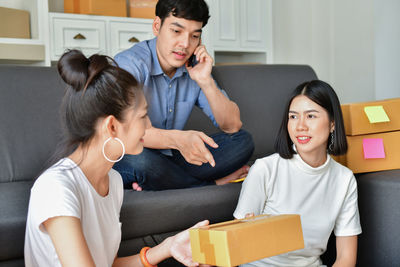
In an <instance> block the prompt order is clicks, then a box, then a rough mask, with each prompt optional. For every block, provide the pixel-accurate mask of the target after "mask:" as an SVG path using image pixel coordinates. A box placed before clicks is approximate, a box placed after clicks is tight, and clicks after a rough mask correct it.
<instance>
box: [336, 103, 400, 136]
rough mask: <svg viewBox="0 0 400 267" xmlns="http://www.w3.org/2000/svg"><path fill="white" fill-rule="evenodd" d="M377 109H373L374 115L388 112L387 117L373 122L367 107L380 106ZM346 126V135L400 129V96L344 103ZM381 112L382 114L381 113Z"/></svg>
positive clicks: (343, 110)
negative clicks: (381, 99)
mask: <svg viewBox="0 0 400 267" xmlns="http://www.w3.org/2000/svg"><path fill="white" fill-rule="evenodd" d="M379 107H381V110H379V109H377V110H375V111H373V110H372V115H374V114H373V113H375V114H376V115H378V116H379V115H384V114H383V113H382V108H383V110H384V113H386V115H387V117H388V119H389V121H387V119H386V120H385V119H383V120H382V119H381V120H380V119H379V118H378V121H380V122H372V123H371V121H370V119H369V118H368V115H367V113H366V110H365V109H366V108H367V109H372V108H379ZM342 112H343V119H344V126H345V130H346V135H361V134H371V133H382V132H391V131H399V130H400V98H393V99H388V100H383V101H373V102H362V103H353V104H344V105H342ZM379 113H381V114H379Z"/></svg>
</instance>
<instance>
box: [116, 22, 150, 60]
mask: <svg viewBox="0 0 400 267" xmlns="http://www.w3.org/2000/svg"><path fill="white" fill-rule="evenodd" d="M152 23H153V20H146V21H143V20H137V21H135V22H127V21H110V38H109V40H110V54H111V55H112V56H115V55H116V54H117V53H119V52H121V51H123V50H125V49H128V48H129V47H131V46H132V45H134V44H135V43H137V42H140V41H143V40H148V39H151V38H153V37H154V35H153V32H152V29H151V25H152Z"/></svg>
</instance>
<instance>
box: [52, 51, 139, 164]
mask: <svg viewBox="0 0 400 267" xmlns="http://www.w3.org/2000/svg"><path fill="white" fill-rule="evenodd" d="M57 67H58V72H59V74H60V76H61V78H62V79H63V80H64V82H65V83H66V84H67V88H66V91H65V95H64V98H63V101H62V106H61V110H60V111H61V119H62V123H63V130H64V132H63V135H64V136H63V137H64V138H63V141H62V142H61V143H60V144H59V145H58V147H57V150H56V153H55V154H54V155H53V156H52V158H51V159H50V160H49V162H48V164H47V166H51V165H53V164H54V163H55V162H57V161H58V160H60V159H61V158H63V157H66V156H68V155H69V154H71V153H72V152H73V151H74V150H75V149H76V148H77V147H78V146H79V145H83V146H85V145H87V144H88V142H89V141H90V140H91V139H92V137H93V136H94V135H95V132H96V129H95V127H96V123H97V121H98V119H100V118H103V117H106V116H109V115H113V116H114V117H115V118H116V119H117V120H119V121H121V122H123V121H124V111H125V110H126V109H128V108H129V107H131V106H133V105H136V103H137V102H138V99H140V98H139V95H140V94H141V85H140V84H139V83H138V82H137V81H136V79H135V78H134V77H133V76H132V75H131V74H130V73H129V72H127V71H125V70H123V69H121V68H119V67H118V66H117V64H116V62H115V61H114V60H113V59H111V58H110V57H107V56H102V55H97V54H95V55H92V56H91V57H89V58H87V57H86V56H85V55H83V54H82V52H81V51H79V50H69V51H67V52H66V53H64V54H63V55H62V56H61V58H60V60H59V61H58V64H57Z"/></svg>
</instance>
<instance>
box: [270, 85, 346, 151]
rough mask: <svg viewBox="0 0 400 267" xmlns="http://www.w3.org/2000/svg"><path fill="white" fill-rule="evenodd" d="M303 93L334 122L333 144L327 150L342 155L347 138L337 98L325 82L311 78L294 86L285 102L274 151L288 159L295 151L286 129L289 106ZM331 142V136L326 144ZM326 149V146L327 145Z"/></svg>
mask: <svg viewBox="0 0 400 267" xmlns="http://www.w3.org/2000/svg"><path fill="white" fill-rule="evenodd" d="M299 95H304V96H306V97H308V98H309V99H310V100H311V101H313V102H315V103H317V104H318V105H319V106H321V107H323V108H324V109H325V110H326V111H327V113H328V115H329V120H330V121H333V122H334V124H335V131H334V133H333V139H334V142H333V145H332V146H331V148H332V149H331V150H330V149H329V150H328V153H329V154H332V155H343V154H345V153H346V152H347V140H346V134H345V131H344V124H343V116H342V109H341V108H340V102H339V99H338V97H337V95H336V93H335V91H334V90H333V88H332V87H331V86H330V85H329V84H327V83H326V82H323V81H320V80H313V81H309V82H305V83H302V84H300V85H299V86H297V87H296V89H295V90H294V91H293V93H292V94H291V96H290V98H289V101H288V102H287V105H286V109H285V113H284V115H283V118H282V123H281V126H280V128H279V132H278V136H277V138H276V141H275V151H276V152H277V153H279V155H280V156H281V157H282V158H285V159H290V158H292V157H293V154H295V153H296V152H295V151H294V150H293V142H292V140H291V139H290V136H289V132H288V129H287V125H288V120H289V108H290V105H291V103H292V101H293V99H294V98H295V97H296V96H299ZM330 142H331V136H329V139H328V146H329V144H330ZM327 149H328V147H327Z"/></svg>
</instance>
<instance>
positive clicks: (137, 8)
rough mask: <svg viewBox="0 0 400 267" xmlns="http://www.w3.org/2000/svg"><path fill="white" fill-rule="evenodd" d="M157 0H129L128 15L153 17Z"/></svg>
mask: <svg viewBox="0 0 400 267" xmlns="http://www.w3.org/2000/svg"><path fill="white" fill-rule="evenodd" d="M157 1H158V0H129V17H133V18H145V19H154V18H155V17H156V5H157Z"/></svg>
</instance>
